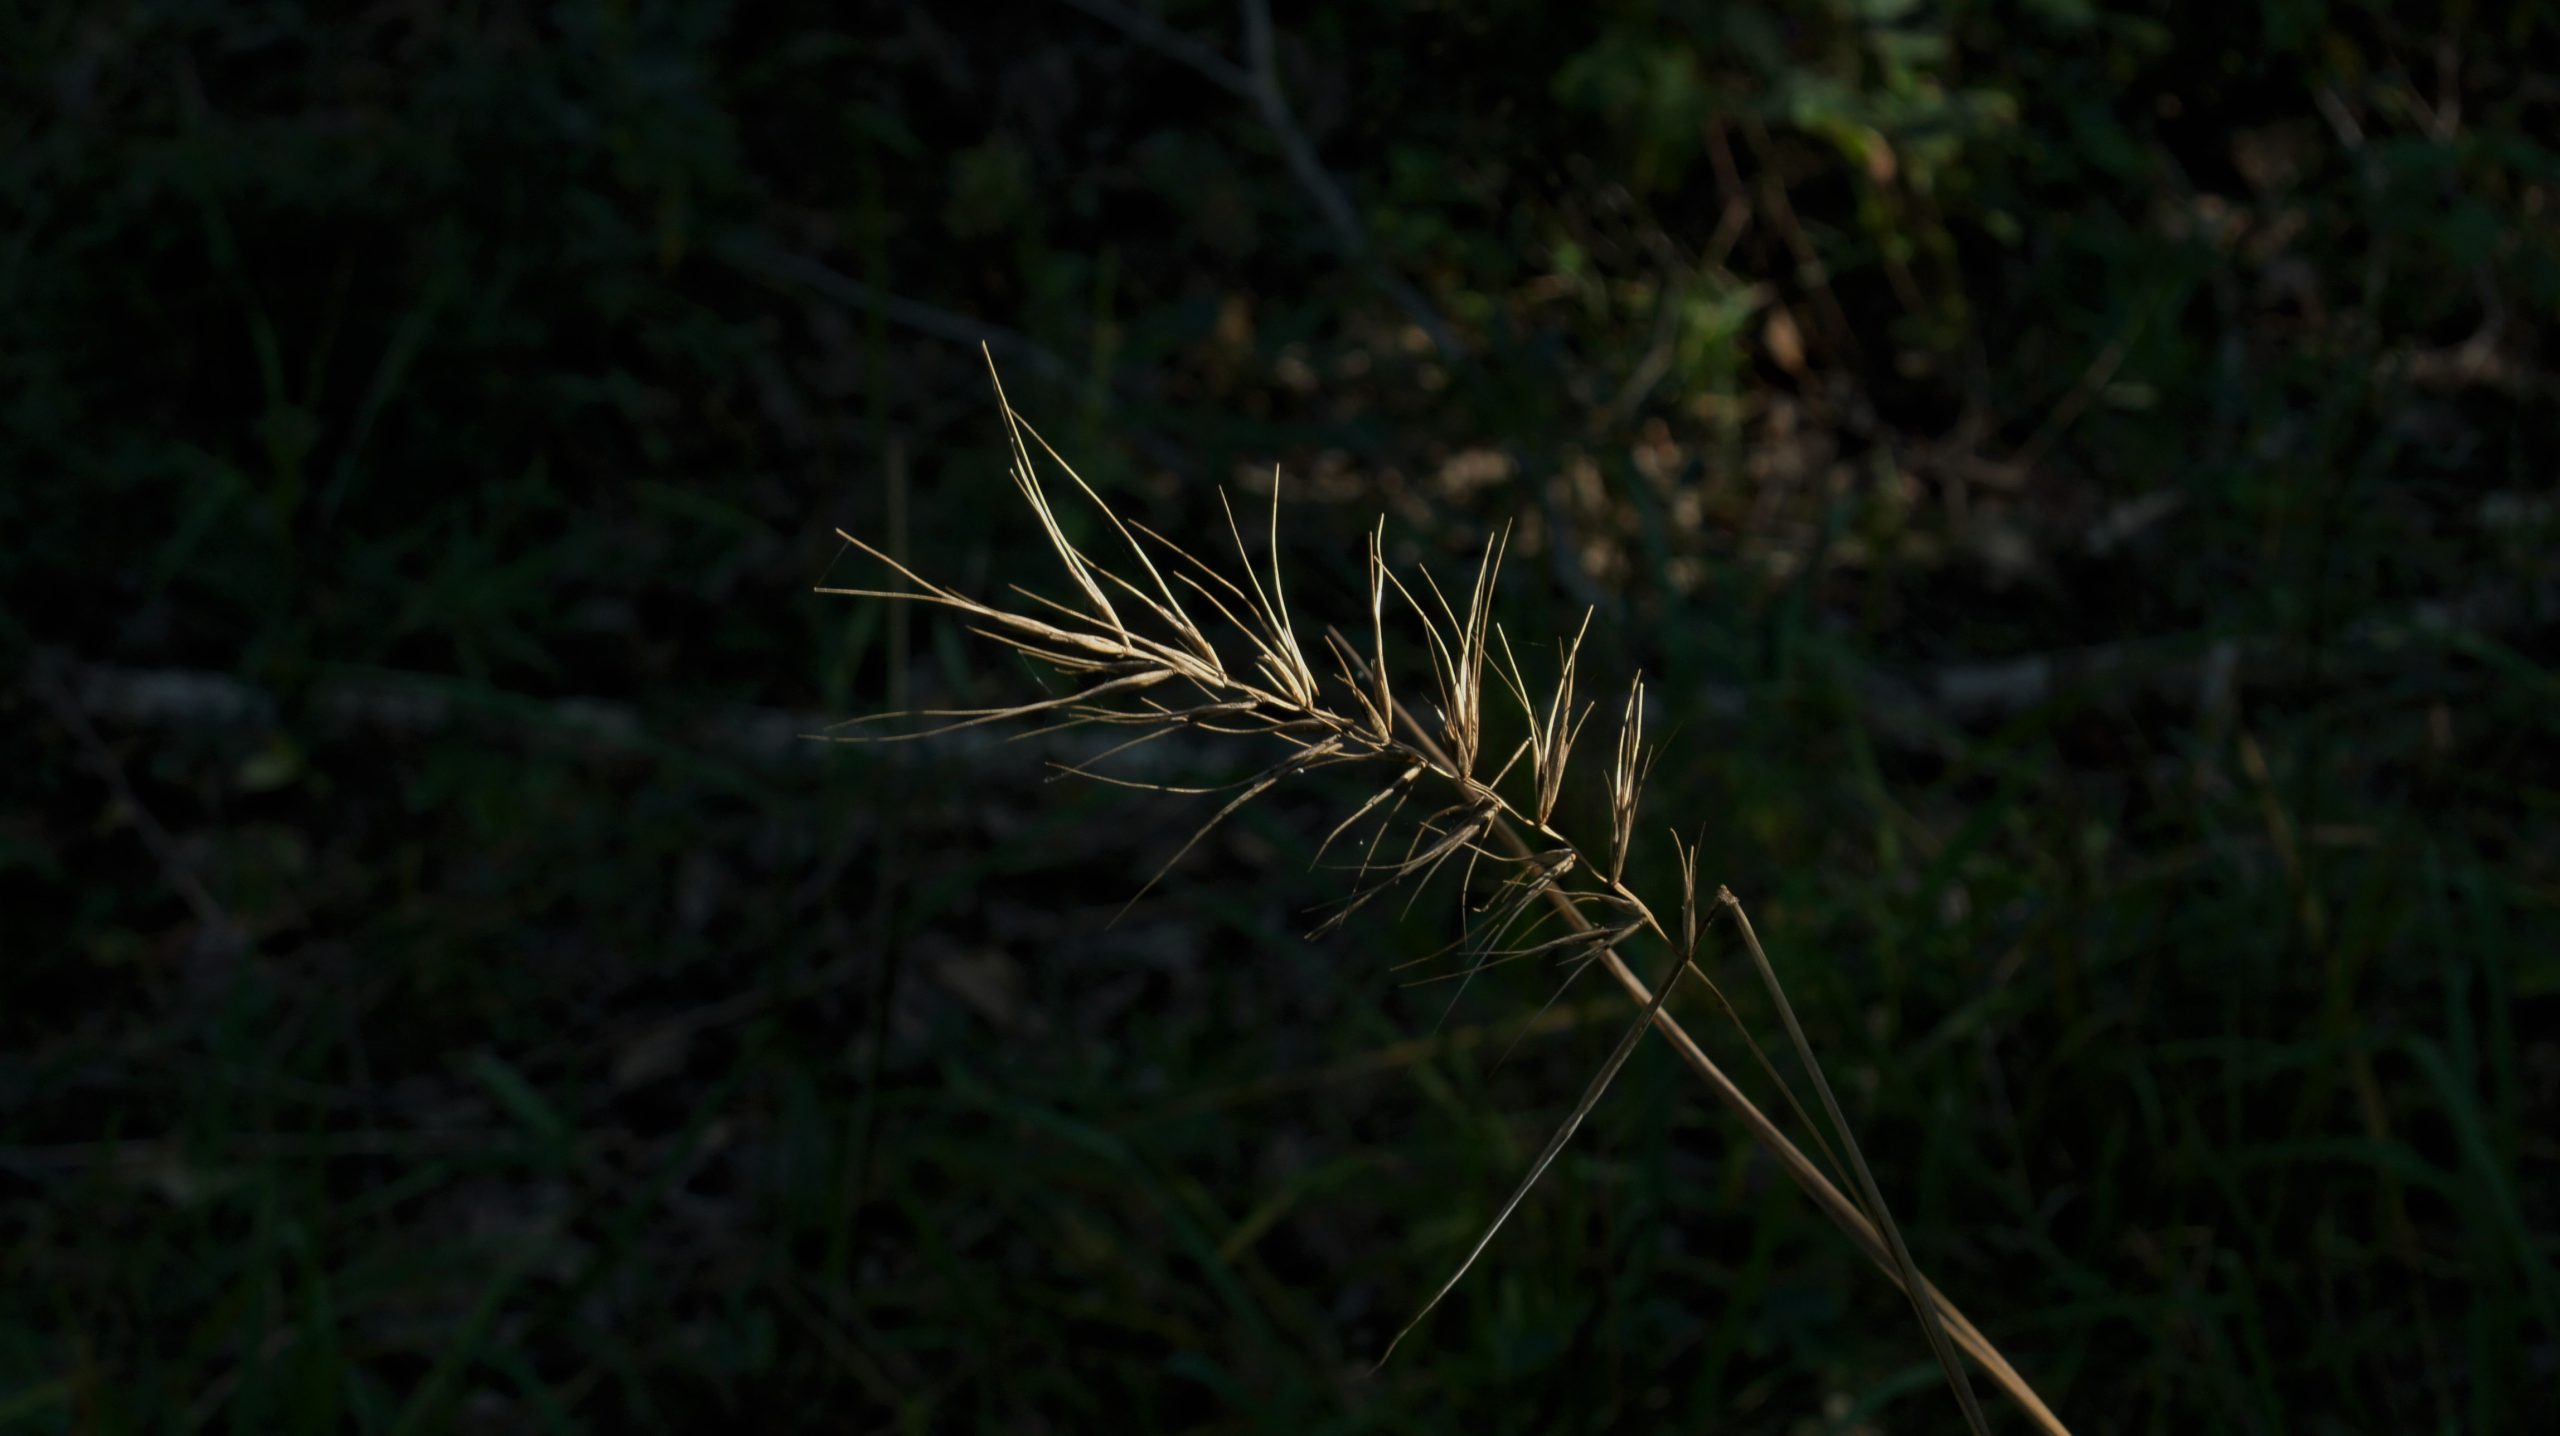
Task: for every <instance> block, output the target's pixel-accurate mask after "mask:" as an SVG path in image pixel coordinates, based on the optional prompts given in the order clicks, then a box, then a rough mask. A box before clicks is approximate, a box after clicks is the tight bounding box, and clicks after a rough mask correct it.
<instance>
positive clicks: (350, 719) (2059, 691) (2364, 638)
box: [45, 581, 2560, 851]
mask: <svg viewBox="0 0 2560 1436" xmlns="http://www.w3.org/2000/svg"><path fill="white" fill-rule="evenodd" d="M2554 622H2560V581H2547V582H2544V583H2540V584H2534V585H2526V586H2504V585H2502V586H2489V587H2483V588H2480V589H2476V590H2473V591H2471V592H2469V593H2464V594H2457V595H2454V596H2453V597H2450V598H2443V599H2432V600H2427V601H2424V602H2420V603H2415V604H2411V605H2409V606H2408V607H2406V608H2403V609H2399V610H2395V611H2393V612H2390V613H2386V614H2379V615H2375V616H2372V617H2369V618H2366V619H2364V620H2362V621H2360V622H2357V623H2354V624H2350V625H2349V626H2348V627H2347V628H2346V630H2345V632H2344V634H2343V643H2344V644H2345V646H2348V647H2350V648H2361V649H2365V650H2369V651H2388V650H2390V649H2393V648H2396V647H2399V646H2401V645H2404V644H2406V643H2408V642H2410V641H2412V640H2414V639H2420V638H2425V637H2428V636H2431V635H2447V634H2461V633H2466V632H2499V631H2506V630H2513V629H2519V628H2531V627H2538V626H2541V625H2545V624H2550V623H2554ZM2286 646H2287V640H2284V639H2282V638H2279V637H2276V636H2273V635H2266V634H2258V635H2235V636H2230V637H2224V638H2220V639H2214V640H2211V641H2206V642H2197V641H2191V640H2190V641H2181V640H2141V641H2134V642H2126V643H2118V644H2106V645H2101V646H2098V647H2093V648H2081V649H2068V650H2056V651H2051V652H2045V653H2030V654H2023V655H2019V656H2016V657H2011V658H1998V659H1986V660H1983V661H1979V662H1972V663H1951V664H1946V665H1943V666H1941V667H1938V668H1934V669H1931V670H1928V671H1926V672H1923V673H1920V674H1917V675H1896V674H1891V673H1887V672H1883V671H1870V672H1866V673H1863V674H1859V675H1856V679H1857V682H1858V686H1859V688H1860V691H1861V695H1862V699H1863V702H1864V704H1865V708H1866V712H1867V717H1868V721H1869V722H1870V723H1872V724H1873V725H1874V726H1875V728H1876V730H1877V732H1878V734H1879V736H1881V737H1882V738H1884V739H1885V740H1887V741H1889V742H1893V743H1896V744H1901V745H1904V746H1908V747H1912V748H1915V749H1928V750H1934V749H1937V748H1939V747H1941V746H1943V744H1944V742H1945V739H1944V736H1943V733H1944V729H1945V728H1946V727H1947V726H1948V725H1959V726H1960V725H1964V724H1971V723H1982V722H1991V721H1996V720H1999V719H2001V718H2005V717H2009V716H2011V715H2014V714H2017V713H2022V712H2025V711H2027V710H2028V709H2031V708H2035V707H2038V706H2040V705H2042V704H2045V703H2049V702H2052V701H2053V700H2055V699H2056V698H2059V697H2061V696H2063V695H2064V694H2065V693H2067V692H2071V691H2074V690H2077V691H2081V692H2086V693H2093V694H2099V695H2109V694H2113V695H2125V694H2129V693H2131V692H2134V691H2137V690H2144V691H2152V692H2160V693H2186V692H2196V693H2202V692H2203V691H2204V690H2206V689H2209V688H2217V687H2220V686H2227V685H2229V684H2231V683H2234V682H2237V681H2239V680H2240V679H2241V678H2244V677H2250V676H2258V677H2264V676H2267V675H2269V674H2270V673H2272V672H2274V671H2275V670H2276V669H2278V668H2279V667H2280V666H2281V658H2282V655H2283V654H2284V652H2285V651H2286ZM45 661H46V662H48V663H50V664H51V665H52V668H51V672H52V681H54V682H55V683H56V685H57V690H56V691H57V693H58V694H59V695H61V696H63V697H65V698H67V699H68V700H69V701H71V702H74V703H76V704H77V705H78V709H77V711H79V712H81V713H83V714H93V715H95V716H97V717H98V718H101V719H104V720H107V721H110V722H115V723H122V724H128V725H131V726H135V727H142V728H196V729H205V728H243V729H263V728H269V727H273V726H274V725H275V724H276V722H277V721H278V717H279V709H278V705H277V703H276V700H275V699H274V697H273V696H272V695H270V694H268V693H267V692H265V691H264V690H262V689H260V688H258V687H257V686H255V685H253V684H250V683H248V682H245V681H243V680H241V679H238V678H235V677H233V676H231V675H229V674H225V673H209V672H205V671H203V670H200V669H184V668H131V667H124V666H120V665H115V664H104V663H82V662H78V661H75V660H71V659H68V658H65V657H62V656H60V655H55V656H53V657H52V658H49V659H47V660H45ZM2207 696H2208V697H2209V696H2210V695H2207ZM1685 699H1686V701H1687V702H1690V703H1693V704H1695V705H1697V707H1699V708H1701V709H1703V710H1705V711H1707V712H1710V713H1713V714H1715V715H1717V716H1720V717H1732V716H1735V715H1738V714H1740V713H1742V712H1744V711H1745V710H1746V709H1747V708H1748V707H1749V706H1750V699H1749V696H1748V695H1747V694H1746V692H1745V691H1744V690H1743V689H1741V688H1739V687H1735V686H1732V685H1725V684H1716V683H1701V684H1697V685H1694V686H1692V687H1690V688H1689V689H1687V690H1686V693H1685ZM47 706H48V707H50V706H51V704H50V703H48V705H47ZM310 707H311V711H312V712H313V713H314V715H315V716H317V717H318V718H319V719H320V720H321V721H322V722H323V723H324V724H328V725H331V726H335V727H341V728H372V729H376V730H381V731H387V732H390V733H393V734H398V735H402V736H425V735H428V734H433V733H437V732H440V731H443V730H446V729H449V728H456V727H461V726H465V725H467V724H470V723H474V722H488V723H492V724H495V725H498V726H503V727H505V728H507V729H509V730H511V731H514V732H517V733H520V734H522V735H524V736H526V737H528V738H530V739H534V740H537V741H547V742H558V743H566V744H571V745H574V746H576V747H577V748H579V749H580V750H581V751H584V752H589V753H594V754H597V755H599V756H607V757H630V756H640V755H645V754H648V753H651V752H655V751H661V750H664V749H668V748H675V749H688V748H689V749H695V750H701V751H706V752H710V753H714V754H718V755H720V756H723V757H727V758H734V759H741V760H746V761H752V762H757V763H763V764H769V765H785V764H795V763H812V762H816V761H819V760H820V759H822V758H824V757H826V756H827V755H828V754H829V753H830V752H831V751H832V750H833V745H832V744H828V743H820V742H814V741H812V738H813V736H814V735H817V734H820V733H822V732H823V731H824V730H825V729H826V728H827V727H828V726H829V725H831V724H833V723H835V722H836V721H837V720H838V718H839V717H840V716H841V715H837V714H826V713H800V712H793V711H790V710H788V709H781V708H760V707H746V706H740V707H727V708H718V709H712V710H709V711H706V712H700V713H695V714H691V715H678V716H675V717H673V718H658V717H652V716H649V715H644V714H643V713H642V712H641V710H639V709H637V708H634V707H631V706H628V705H625V704H621V703H615V702H610V701H605V700H600V699H594V698H554V699H535V698H526V697H523V696H520V695H512V694H505V693H494V692H490V691H487V690H479V689H473V688H470V687H468V686H467V685H463V684H459V683H457V682H455V681H454V680H451V679H445V678H439V677H435V676H432V675H428V674H418V673H398V672H385V671H373V672H353V673H341V674H336V675H333V676H331V677H328V678H326V679H323V680H322V681H321V682H320V683H319V684H318V685H316V686H315V688H314V689H313V691H312V694H311V698H310ZM84 723H85V720H84ZM90 741H94V734H93V735H92V738H91V740H90ZM83 746H84V748H85V747H86V744H85V743H84V745H83ZM1101 746H1104V745H1102V744H1099V743H1080V742H1078V741H1076V739H1075V737H1074V735H1071V734H1069V735H1050V736H1045V737H1041V738H1036V739H1027V740H1016V741H1007V740H1003V739H1000V738H995V737H990V736H986V735H984V734H982V733H979V732H976V731H974V730H973V731H968V732H960V733H954V734H952V735H950V736H948V737H946V738H943V739H942V740H940V742H938V743H937V744H936V745H935V752H936V754H937V756H945V755H947V756H949V757H952V758H956V759H958V760H959V761H962V762H991V761H995V760H996V758H997V756H998V755H999V754H1000V753H1021V752H1024V751H1025V749H1026V747H1028V748H1029V749H1030V750H1031V751H1032V752H1033V753H1034V754H1035V755H1036V756H1039V757H1043V758H1049V759H1053V760H1058V761H1066V762H1075V761H1078V760H1080V759H1081V758H1085V757H1089V756H1090V755H1091V752H1092V751H1093V750H1095V749H1098V748H1099V747H1101ZM1156 751H1157V750H1154V749H1150V748H1136V749H1132V750H1130V751H1129V752H1128V753H1126V754H1124V755H1122V756H1121V757H1120V758H1118V759H1115V760H1114V763H1115V766H1117V767H1119V768H1121V769H1122V770H1123V771H1126V772H1129V773H1131V774H1133V775H1138V774H1145V773H1148V772H1152V771H1155V770H1156V768H1157V766H1158V765H1161V764H1169V763H1171V762H1172V760H1171V759H1166V758H1158V757H1154V756H1152V755H1153V754H1155V753H1156ZM1193 756H1195V757H1199V756H1202V755H1198V754H1195V755H1193ZM1209 756H1211V757H1214V755H1209ZM93 761H94V758H93ZM1183 766H1186V767H1187V766H1188V764H1187V763H1186V764H1184V765H1183ZM119 796H121V794H119ZM138 811H139V809H138V808H137V812H138ZM145 816H146V818H147V815H145ZM152 830H153V831H155V832H156V831H157V825H156V824H154V825H152ZM165 840H166V834H165V833H162V834H161V835H160V838H159V840H157V841H155V847H156V846H157V845H158V841H165ZM173 851H174V849H173Z"/></svg>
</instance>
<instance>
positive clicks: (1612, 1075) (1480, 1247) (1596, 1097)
mask: <svg viewBox="0 0 2560 1436" xmlns="http://www.w3.org/2000/svg"><path fill="white" fill-rule="evenodd" d="M1687 961H1688V958H1687V956H1686V954H1683V955H1682V958H1681V961H1680V963H1679V964H1675V965H1674V966H1673V967H1672V969H1671V973H1670V975H1669V976H1668V977H1665V978H1664V979H1663V981H1662V989H1661V991H1659V992H1656V993H1655V994H1654V995H1653V1001H1651V1002H1650V1003H1647V1004H1646V1005H1645V1010H1644V1015H1643V1016H1641V1017H1638V1018H1637V1019H1636V1021H1635V1023H1634V1025H1633V1026H1630V1027H1629V1028H1628V1029H1627V1035H1626V1036H1624V1037H1621V1038H1619V1039H1618V1046H1617V1050H1615V1051H1613V1052H1611V1053H1610V1054H1609V1060H1608V1061H1607V1062H1606V1063H1604V1064H1602V1066H1601V1068H1600V1073H1599V1075H1598V1076H1596V1077H1593V1078H1592V1079H1591V1085H1590V1086H1589V1087H1586V1088H1584V1089H1583V1092H1582V1100H1581V1101H1579V1102H1576V1103H1574V1104H1573V1112H1572V1115H1570V1116H1568V1117H1566V1118H1565V1119H1564V1125H1563V1126H1560V1127H1558V1128H1556V1134H1555V1135H1554V1136H1552V1137H1549V1138H1548V1139H1547V1146H1546V1150H1544V1151H1542V1152H1540V1153H1539V1154H1538V1160H1536V1161H1535V1162H1532V1163H1530V1164H1529V1174H1528V1175H1527V1176H1525V1177H1522V1178H1521V1179H1520V1185H1519V1186H1517V1187H1515V1188H1513V1189H1512V1192H1511V1199H1510V1200H1509V1201H1506V1202H1504V1203H1503V1204H1502V1210H1500V1211H1498V1212H1496V1213H1494V1214H1493V1220H1492V1221H1490V1222H1488V1223H1486V1224H1485V1229H1484V1235H1483V1236H1481V1237H1478V1238H1476V1244H1475V1246H1474V1247H1473V1248H1471V1249H1469V1251H1468V1252H1467V1257H1466V1260H1464V1261H1462V1262H1460V1263H1458V1269H1457V1270H1456V1271H1453V1272H1451V1273H1449V1279H1448V1280H1447V1281H1444V1282H1442V1283H1440V1289H1439V1290H1438V1291H1435V1292H1433V1293H1432V1294H1431V1299H1430V1300H1429V1301H1426V1302H1424V1303H1423V1304H1422V1310H1420V1311H1417V1312H1415V1313H1414V1314H1413V1320H1411V1321H1408V1322H1406V1323H1405V1324H1404V1326H1403V1327H1402V1328H1401V1329H1399V1330H1398V1331H1397V1332H1396V1334H1395V1339H1394V1340H1392V1341H1389V1342H1388V1343H1387V1349H1386V1350H1385V1351H1383V1352H1381V1353H1379V1356H1378V1365H1379V1366H1385V1365H1386V1364H1387V1358H1388V1357H1390V1356H1393V1355H1395V1354H1396V1347H1397V1346H1398V1345H1399V1344H1400V1343H1402V1342H1403V1341H1404V1339H1405V1338H1406V1337H1407V1336H1410V1335H1412V1334H1413V1329H1414V1328H1415V1327H1417V1326H1420V1325H1421V1324H1422V1319H1423V1318H1424V1317H1427V1316H1429V1315H1430V1314H1431V1313H1432V1312H1433V1311H1435V1310H1437V1309H1438V1307H1439V1305H1440V1303H1441V1302H1442V1301H1443V1300H1444V1299H1446V1298H1447V1296H1448V1295H1449V1293H1450V1292H1452V1291H1455V1290H1457V1288H1458V1283H1459V1282H1460V1281H1461V1280H1463V1279H1465V1277H1466V1274H1467V1272H1468V1271H1469V1270H1470V1269H1471V1268H1473V1267H1474V1266H1475V1264H1476V1259H1477V1258H1478V1257H1481V1256H1483V1255H1484V1249H1485V1248H1486V1247H1489V1246H1491V1245H1493V1238H1494V1234H1495V1233H1497V1232H1499V1231H1501V1230H1502V1224H1503V1223H1504V1222H1506V1221H1509V1220H1510V1219H1511V1214H1512V1213H1513V1212H1515V1211H1517V1210H1519V1208H1520V1203H1521V1201H1522V1200H1523V1199H1525V1198H1526V1197H1527V1196H1528V1195H1529V1189H1530V1188H1531V1187H1534V1186H1536V1185H1537V1184H1538V1179H1539V1178H1540V1177H1543V1176H1545V1175H1546V1174H1547V1168H1549V1167H1551V1166H1553V1165H1555V1160H1556V1154H1557V1153H1559V1152H1562V1151H1563V1150H1564V1144H1565V1143H1567V1142H1569V1141H1571V1140H1573V1134H1574V1133H1575V1132H1576V1131H1578V1130H1579V1129H1580V1128H1581V1126H1582V1119H1583V1118H1585V1117H1588V1116H1590V1115H1591V1109H1592V1108H1594V1107H1596V1106H1598V1105H1600V1095H1601V1094H1602V1093H1604V1092H1606V1091H1608V1090H1609V1084H1610V1083H1611V1082H1613V1081H1615V1080H1616V1079H1617V1076H1618V1069H1619V1068H1621V1067H1624V1066H1626V1065H1627V1058H1628V1057H1630V1056H1632V1055H1633V1054H1634V1053H1635V1050H1636V1044H1637V1043H1638V1042H1640V1041H1642V1040H1643V1039H1644V1034H1645V1029H1646V1028H1648V1027H1650V1026H1652V1025H1653V1019H1654V1016H1655V1014H1657V1013H1659V1012H1660V1011H1661V1010H1662V1004H1663V1001H1664V999H1666V998H1668V997H1670V996H1671V989H1672V988H1673V987H1674V986H1676V985H1677V984H1678V983H1679V981H1680V968H1681V967H1682V966H1685V965H1686V964H1687ZM1371 1369H1372V1370H1375V1369H1376V1368H1374V1367H1373V1368H1371Z"/></svg>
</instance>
